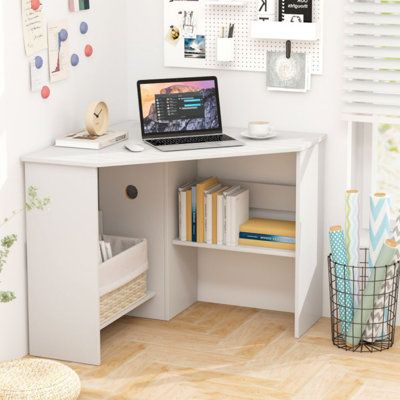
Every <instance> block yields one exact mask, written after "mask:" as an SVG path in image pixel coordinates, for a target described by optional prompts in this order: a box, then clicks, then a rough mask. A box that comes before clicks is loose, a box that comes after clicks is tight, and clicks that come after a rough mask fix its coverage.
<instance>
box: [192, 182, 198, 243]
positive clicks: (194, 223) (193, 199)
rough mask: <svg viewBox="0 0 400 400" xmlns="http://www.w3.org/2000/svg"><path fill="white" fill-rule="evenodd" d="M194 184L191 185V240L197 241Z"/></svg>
mask: <svg viewBox="0 0 400 400" xmlns="http://www.w3.org/2000/svg"><path fill="white" fill-rule="evenodd" d="M196 189H197V188H196V186H193V187H192V242H197V208H196V206H197V196H196V194H197V193H196V192H197V190H196Z"/></svg>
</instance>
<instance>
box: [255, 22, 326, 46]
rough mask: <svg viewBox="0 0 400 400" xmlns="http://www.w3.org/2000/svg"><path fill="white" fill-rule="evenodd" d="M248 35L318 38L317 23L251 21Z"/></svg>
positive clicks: (293, 38) (276, 37)
mask: <svg viewBox="0 0 400 400" xmlns="http://www.w3.org/2000/svg"><path fill="white" fill-rule="evenodd" d="M250 36H251V37H252V38H253V39H269V40H271V39H275V40H306V41H316V40H318V39H319V37H320V35H319V24H318V23H312V22H310V23H287V22H271V21H268V22H264V21H252V22H251V26H250Z"/></svg>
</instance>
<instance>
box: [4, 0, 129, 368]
mask: <svg viewBox="0 0 400 400" xmlns="http://www.w3.org/2000/svg"><path fill="white" fill-rule="evenodd" d="M42 3H43V4H44V6H45V9H46V15H47V17H48V20H49V21H55V20H58V19H63V18H67V19H68V21H69V23H70V35H71V39H72V40H71V42H70V46H71V50H82V48H83V44H84V43H85V39H86V38H79V34H77V33H76V34H75V35H74V31H75V32H78V27H79V22H80V21H81V20H82V19H84V20H86V21H87V22H88V23H89V33H88V35H87V39H88V40H89V41H90V43H92V45H93V46H94V55H93V57H92V59H90V60H88V59H85V57H84V56H82V57H81V63H80V65H79V66H78V67H77V68H76V69H74V70H73V71H71V77H70V78H69V79H68V80H66V81H63V82H59V83H56V84H54V85H51V90H52V94H51V97H50V98H49V99H48V100H46V101H44V100H42V99H41V97H40V94H38V93H31V92H30V89H29V73H28V71H29V69H28V60H27V58H26V56H25V53H24V48H23V40H22V28H21V17H20V15H21V11H20V0H12V1H2V2H1V3H0V220H1V219H2V218H4V217H5V216H6V215H7V214H8V213H10V212H11V211H12V210H14V209H19V208H21V207H22V206H23V202H24V199H23V170H22V165H21V163H20V161H19V159H20V157H21V155H23V154H26V153H29V152H32V151H34V150H37V149H40V148H42V147H45V146H48V145H50V144H51V142H52V140H53V139H54V138H55V137H56V136H62V135H64V134H65V133H67V132H70V131H74V130H77V129H80V128H81V127H83V117H84V112H85V109H86V107H87V105H88V103H89V102H91V101H93V100H98V99H104V100H105V101H106V102H107V103H108V104H109V107H110V114H111V120H112V121H114V122H115V121H119V120H122V119H126V115H127V101H126V94H127V91H126V72H127V69H126V51H125V45H126V40H125V39H126V37H127V35H126V31H125V29H126V23H125V21H126V19H125V18H126V2H125V0H113V1H112V4H111V2H109V1H107V0H95V1H92V2H91V3H92V10H91V11H88V12H81V13H70V12H69V11H68V1H67V0H42ZM80 53H82V51H80ZM43 195H45V193H43ZM6 233H17V234H18V237H19V240H18V243H17V244H16V245H15V247H14V248H13V249H12V253H11V256H10V258H9V262H8V264H7V266H6V269H5V271H4V273H3V274H2V275H1V276H0V289H2V290H5V289H9V290H11V289H12V290H14V291H15V292H16V295H17V300H16V301H14V302H13V303H10V304H5V305H4V304H0V327H1V332H0V361H1V360H5V359H11V358H15V357H19V356H21V355H25V354H26V353H27V341H28V339H27V308H26V279H25V275H26V266H25V246H24V217H23V215H22V214H20V215H19V216H18V217H16V218H15V219H14V220H13V221H12V223H10V224H9V225H8V226H7V227H6V228H5V229H2V231H1V232H0V236H2V235H3V234H6Z"/></svg>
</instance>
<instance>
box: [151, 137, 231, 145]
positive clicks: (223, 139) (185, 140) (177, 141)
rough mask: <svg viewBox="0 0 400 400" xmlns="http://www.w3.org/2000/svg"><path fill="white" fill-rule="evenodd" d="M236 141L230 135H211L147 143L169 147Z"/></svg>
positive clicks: (152, 140)
mask: <svg viewBox="0 0 400 400" xmlns="http://www.w3.org/2000/svg"><path fill="white" fill-rule="evenodd" d="M227 140H235V139H234V138H232V137H230V136H228V135H210V136H186V137H176V138H166V139H147V140H146V142H148V143H150V144H152V145H153V146H168V145H172V144H188V143H204V142H226V141H227Z"/></svg>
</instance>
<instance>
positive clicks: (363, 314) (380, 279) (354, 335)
mask: <svg viewBox="0 0 400 400" xmlns="http://www.w3.org/2000/svg"><path fill="white" fill-rule="evenodd" d="M396 251H397V243H396V242H395V241H394V240H389V239H388V240H386V241H385V242H384V243H383V246H382V248H381V251H380V253H379V256H378V259H377V261H376V263H375V265H376V266H377V267H379V266H385V265H390V264H392V263H393V258H394V256H395V254H396ZM385 277H386V268H376V269H375V270H374V271H373V273H372V274H371V276H370V279H369V280H368V282H367V285H366V287H365V290H364V292H363V294H362V299H361V304H362V307H360V308H358V309H356V312H355V313H354V318H353V324H351V327H350V329H349V330H348V332H347V334H346V343H347V345H348V346H352V347H353V346H356V345H358V344H359V343H360V340H361V336H362V334H363V332H364V329H365V328H366V325H367V322H368V320H369V318H370V317H371V314H372V312H373V306H374V303H375V301H376V300H377V299H378V297H379V294H380V293H381V291H382V286H383V285H384V284H385V282H384V280H385Z"/></svg>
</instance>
